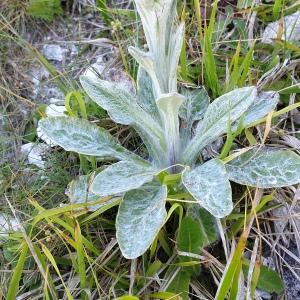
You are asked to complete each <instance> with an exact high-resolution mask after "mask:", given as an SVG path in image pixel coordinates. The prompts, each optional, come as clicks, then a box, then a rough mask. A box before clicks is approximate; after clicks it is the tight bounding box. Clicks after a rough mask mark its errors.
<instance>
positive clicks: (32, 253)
mask: <svg viewBox="0 0 300 300" xmlns="http://www.w3.org/2000/svg"><path fill="white" fill-rule="evenodd" d="M5 199H6V202H7V204H8V205H9V207H10V209H11V212H12V213H13V215H14V218H15V219H16V220H17V223H18V227H19V228H20V230H21V232H22V235H23V238H24V240H25V241H26V243H27V245H28V248H29V250H30V252H31V255H32V257H33V258H34V260H35V262H36V264H37V266H38V268H39V271H40V273H41V275H42V276H43V278H44V280H45V282H46V284H47V286H48V288H49V291H50V293H51V295H52V297H53V299H57V297H56V293H55V291H54V290H53V289H52V286H51V285H49V283H48V279H47V274H46V273H45V271H44V268H43V266H42V264H41V262H40V260H39V258H38V256H37V254H36V252H35V250H34V247H33V244H32V242H31V240H30V238H29V237H28V235H27V233H26V231H25V229H24V227H23V226H22V224H21V222H20V221H19V218H18V217H17V215H16V211H15V209H14V208H13V206H12V204H11V203H10V201H9V200H8V198H7V197H6V196H5Z"/></svg>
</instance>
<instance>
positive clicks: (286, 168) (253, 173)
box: [226, 148, 300, 188]
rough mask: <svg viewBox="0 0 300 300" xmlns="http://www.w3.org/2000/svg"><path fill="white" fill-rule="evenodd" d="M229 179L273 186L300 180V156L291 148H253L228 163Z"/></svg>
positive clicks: (294, 182) (255, 184)
mask: <svg viewBox="0 0 300 300" xmlns="http://www.w3.org/2000/svg"><path fill="white" fill-rule="evenodd" d="M226 169H227V172H228V175H229V179H230V180H232V181H235V182H237V183H240V184H244V185H249V186H254V187H259V188H273V187H283V186H288V185H293V184H296V183H299V182H300V156H299V155H297V154H295V153H294V152H292V151H290V150H272V149H262V150H261V149H259V148H255V149H251V150H249V151H248V152H246V153H244V154H242V155H240V156H238V157H237V158H235V159H234V160H232V161H230V162H229V163H228V164H226Z"/></svg>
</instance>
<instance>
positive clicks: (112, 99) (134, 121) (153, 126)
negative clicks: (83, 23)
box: [80, 76, 166, 167]
mask: <svg viewBox="0 0 300 300" xmlns="http://www.w3.org/2000/svg"><path fill="white" fill-rule="evenodd" d="M80 81H81V84H82V86H83V88H84V89H85V91H86V92H87V94H88V95H89V96H90V97H91V99H92V100H93V101H95V102H96V103H97V104H98V105H100V106H101V107H102V108H104V109H105V110H107V111H108V113H109V115H110V117H111V118H112V120H114V121H115V122H117V123H120V124H124V125H131V126H132V127H133V128H134V129H135V130H136V131H137V132H138V133H139V135H140V136H141V138H142V139H143V141H144V143H145V145H146V147H147V149H148V151H149V154H150V155H151V157H152V158H153V159H154V161H155V163H157V164H158V165H160V166H162V167H164V166H165V156H164V153H165V152H166V151H165V149H166V147H165V144H164V134H163V130H162V128H161V127H160V125H159V124H157V122H155V120H153V118H151V116H150V115H149V114H148V113H146V112H145V111H144V110H143V109H142V108H141V107H140V106H139V105H138V103H137V102H136V99H135V98H134V96H133V95H131V94H130V93H128V92H127V91H126V90H124V89H121V88H119V87H118V85H117V84H116V83H112V82H108V81H104V80H100V79H94V78H89V77H85V76H81V78H80Z"/></svg>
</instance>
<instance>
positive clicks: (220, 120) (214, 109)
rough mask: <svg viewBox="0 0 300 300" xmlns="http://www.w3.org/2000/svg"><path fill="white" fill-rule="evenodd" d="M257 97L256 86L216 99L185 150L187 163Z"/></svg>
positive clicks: (224, 130) (191, 161)
mask: <svg viewBox="0 0 300 300" xmlns="http://www.w3.org/2000/svg"><path fill="white" fill-rule="evenodd" d="M255 97H256V88H255V87H246V88H240V89H236V90H234V91H232V92H229V93H227V94H225V95H223V96H221V97H219V98H217V99H216V100H214V101H213V102H212V103H211V104H210V105H209V106H208V109H207V110H206V113H205V115H204V118H203V121H202V122H200V123H199V125H198V127H197V130H196V134H195V136H194V138H193V139H192V140H191V142H190V143H189V144H188V145H187V146H186V148H185V150H184V152H183V158H184V160H185V163H186V164H188V165H190V164H192V163H193V162H194V161H195V159H196V158H197V155H198V154H199V153H200V151H201V150H202V149H203V148H204V147H205V146H206V145H207V144H209V143H211V142H213V141H214V140H216V139H217V138H218V137H219V136H220V135H222V134H224V133H226V132H227V128H228V122H229V121H230V122H234V121H235V120H237V119H238V118H239V117H241V116H242V114H243V113H244V112H245V111H246V110H247V109H248V108H249V107H250V105H251V104H252V103H253V102H254V99H255Z"/></svg>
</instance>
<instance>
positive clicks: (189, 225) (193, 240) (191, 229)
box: [178, 216, 202, 273]
mask: <svg viewBox="0 0 300 300" xmlns="http://www.w3.org/2000/svg"><path fill="white" fill-rule="evenodd" d="M201 246H202V237H201V232H200V231H199V224H198V222H197V221H196V220H195V219H193V218H191V217H190V216H185V217H184V218H183V219H182V221H181V225H180V229H179V232H178V250H179V251H182V252H187V253H189V254H196V255H200V251H201V248H202V247H201ZM179 260H180V262H191V261H193V260H195V257H191V256H184V255H182V256H179ZM185 270H186V271H187V272H189V273H194V272H197V271H198V270H199V266H194V267H189V268H185Z"/></svg>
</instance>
